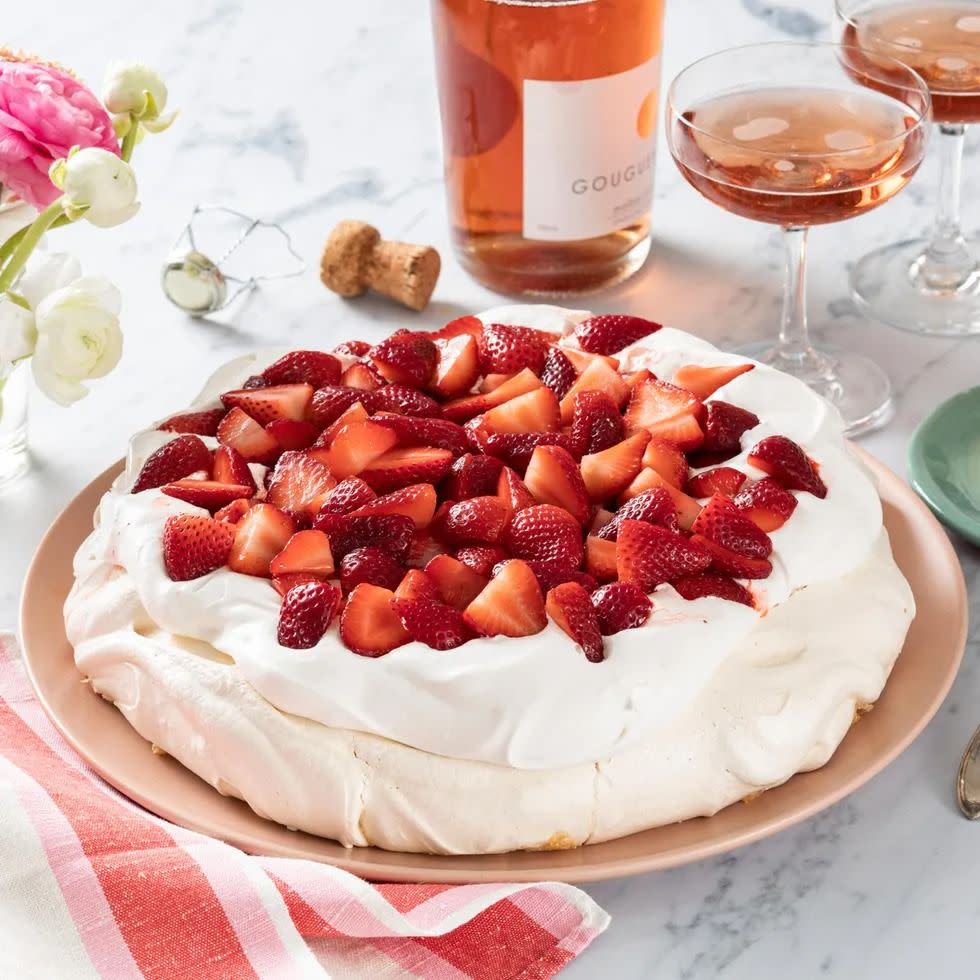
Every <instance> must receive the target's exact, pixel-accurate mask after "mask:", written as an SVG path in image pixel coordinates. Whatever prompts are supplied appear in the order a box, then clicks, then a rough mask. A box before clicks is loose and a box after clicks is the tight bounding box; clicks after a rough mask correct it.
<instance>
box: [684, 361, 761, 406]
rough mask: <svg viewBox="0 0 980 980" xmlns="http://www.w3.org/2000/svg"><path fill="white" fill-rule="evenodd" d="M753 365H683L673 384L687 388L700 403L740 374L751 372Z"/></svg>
mask: <svg viewBox="0 0 980 980" xmlns="http://www.w3.org/2000/svg"><path fill="white" fill-rule="evenodd" d="M753 367H755V365H754V364H723V365H719V366H718V367H704V366H703V365H700V364H685V365H684V366H683V367H682V368H678V370H677V373H676V374H675V375H674V384H676V385H680V387H682V388H687V390H688V391H690V392H692V393H693V394H695V395H697V397H698V398H700V399H701V400H702V401H704V400H705V399H706V398H710V397H711V396H712V395H713V394H714V393H715V392H716V391H717V390H718V389H719V388H721V387H722V386H723V385H727V384H728V382H729V381H733V380H734V379H735V378H737V377H738V376H739V375H740V374H745V372H746V371H751V370H752V368H753Z"/></svg>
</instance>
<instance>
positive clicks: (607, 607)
mask: <svg viewBox="0 0 980 980" xmlns="http://www.w3.org/2000/svg"><path fill="white" fill-rule="evenodd" d="M592 605H593V606H595V611H596V616H597V617H598V620H599V629H600V631H601V632H602V635H603V636H611V635H612V634H613V633H619V632H620V631H621V630H632V629H636V628H637V627H638V626H642V625H643V624H644V623H646V621H647V620H648V619H649V618H650V610H651V609H652V608H653V603H652V602H651V601H650V597H649V596H648V595H647V594H646V593H645V592H644V591H643V589H641V588H640V587H639V586H638V585H634V584H633V583H632V582H610V583H609V585H604V586H602V588H601V589H596V591H595V592H593V593H592Z"/></svg>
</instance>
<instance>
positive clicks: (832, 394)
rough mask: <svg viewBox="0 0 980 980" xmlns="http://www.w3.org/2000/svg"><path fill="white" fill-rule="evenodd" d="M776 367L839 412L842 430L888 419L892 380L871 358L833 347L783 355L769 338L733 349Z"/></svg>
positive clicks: (855, 431)
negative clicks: (797, 380) (801, 383)
mask: <svg viewBox="0 0 980 980" xmlns="http://www.w3.org/2000/svg"><path fill="white" fill-rule="evenodd" d="M737 353H739V354H743V355H744V356H746V357H752V358H754V359H755V360H757V361H761V362H762V363H763V364H768V365H769V366H770V367H774V368H776V369H777V370H779V371H784V372H785V373H786V374H791V375H792V376H793V377H794V378H799V380H800V381H803V382H804V383H805V384H807V385H809V386H810V387H811V388H812V389H813V390H814V391H815V392H817V394H818V395H822V396H823V397H824V398H826V399H827V401H829V402H830V403H831V404H832V405H834V406H835V407H836V408H837V410H838V411H839V412H840V414H841V416H842V417H843V419H844V432H845V435H848V436H859V435H862V434H863V433H865V432H871V431H872V430H873V429H878V428H881V426H883V425H885V424H887V422H888V421H889V419H891V416H892V411H893V408H894V405H893V403H892V383H891V381H890V380H889V379H888V375H887V374H885V372H884V371H883V370H882V369H881V368H880V367H878V365H877V364H875V362H874V361H872V360H870V359H869V358H867V357H862V356H861V355H860V354H851V353H849V352H847V351H840V350H834V349H826V350H819V351H818V350H813V349H811V350H810V351H808V352H807V353H806V354H804V355H802V356H800V357H798V358H797V357H786V356H784V355H783V354H781V353H780V351H779V350H778V349H777V348H775V347H773V346H772V342H771V341H765V342H762V343H757V344H751V345H749V346H748V347H740V348H739V349H738V351H737Z"/></svg>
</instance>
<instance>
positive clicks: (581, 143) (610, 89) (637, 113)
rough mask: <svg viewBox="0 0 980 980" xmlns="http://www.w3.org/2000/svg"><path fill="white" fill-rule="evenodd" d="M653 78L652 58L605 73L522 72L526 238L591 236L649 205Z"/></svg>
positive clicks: (655, 62)
mask: <svg viewBox="0 0 980 980" xmlns="http://www.w3.org/2000/svg"><path fill="white" fill-rule="evenodd" d="M659 80H660V59H659V58H658V57H653V58H651V59H650V60H649V61H646V62H644V63H643V64H642V65H637V66H636V68H631V69H630V70H629V71H624V72H620V73H619V74H618V75H606V76H605V77H604V78H589V79H585V80H582V81H573V82H544V81H536V80H532V79H525V81H524V229H523V233H524V237H525V238H529V239H532V240H536V241H546V242H554V241H576V240H581V239H584V238H595V237H597V236H599V235H606V234H609V233H610V232H613V231H616V230H617V229H619V228H622V227H624V226H625V225H628V224H631V223H632V222H634V221H636V220H638V219H639V218H642V217H643V216H644V215H645V214H646V213H647V212H648V211H649V210H650V202H651V198H652V196H653V154H654V148H655V145H656V133H657V96H658V85H659Z"/></svg>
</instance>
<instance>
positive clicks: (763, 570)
mask: <svg viewBox="0 0 980 980" xmlns="http://www.w3.org/2000/svg"><path fill="white" fill-rule="evenodd" d="M691 544H692V545H696V546H697V547H699V548H701V549H703V550H704V551H706V552H707V553H708V554H709V555H710V556H711V570H712V571H714V572H718V574H719V575H730V576H731V577H732V578H768V577H769V575H770V574H772V565H771V563H770V562H769V559H768V558H753V557H751V556H749V555H740V554H739V553H738V552H737V551H732V550H731V549H730V548H726V547H725V546H724V545H720V544H718V542H717V541H712V540H711V538H706V537H704V535H701V534H695V535H694V536H693V537H692V538H691Z"/></svg>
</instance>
